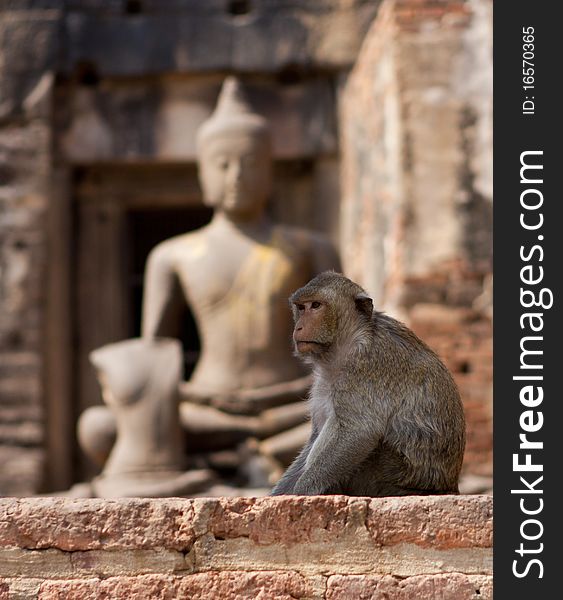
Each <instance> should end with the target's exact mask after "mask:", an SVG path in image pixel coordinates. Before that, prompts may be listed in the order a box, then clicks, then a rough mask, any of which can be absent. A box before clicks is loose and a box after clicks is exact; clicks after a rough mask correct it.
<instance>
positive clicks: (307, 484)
mask: <svg viewBox="0 0 563 600" xmlns="http://www.w3.org/2000/svg"><path fill="white" fill-rule="evenodd" d="M380 439H381V433H380V432H378V430H377V428H376V427H374V426H373V423H370V422H369V419H366V418H365V417H364V418H363V419H348V420H342V419H337V417H335V416H334V415H333V416H331V417H329V419H328V420H327V421H326V423H325V425H324V427H323V428H322V430H321V432H320V434H319V436H318V438H317V439H316V441H315V443H314V444H313V446H312V448H311V452H310V453H309V456H308V457H307V460H306V463H305V467H304V470H303V472H302V474H301V476H300V477H299V479H298V480H297V482H296V483H295V486H294V488H293V493H294V494H298V495H304V496H314V495H318V494H326V493H330V490H331V489H334V488H335V487H338V486H339V485H341V484H342V483H343V482H345V481H346V479H347V478H348V477H349V476H350V475H351V474H352V473H353V472H354V470H355V469H356V467H358V466H359V465H360V464H361V463H362V462H363V461H364V460H365V459H366V458H367V457H368V455H369V454H370V452H372V450H373V449H374V448H376V447H377V446H378V444H379V440H380Z"/></svg>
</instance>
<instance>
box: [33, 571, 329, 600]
mask: <svg viewBox="0 0 563 600" xmlns="http://www.w3.org/2000/svg"><path fill="white" fill-rule="evenodd" d="M315 596H316V593H315V588H314V587H313V585H311V583H309V582H308V581H307V580H306V579H305V578H304V577H303V576H301V575H299V574H298V573H284V572H268V571H263V572H259V573H245V572H232V573H217V572H210V573H198V574H194V575H187V576H184V577H181V578H180V577H171V576H168V577H166V576H162V575H145V576H140V577H111V578H109V579H104V580H99V579H87V580H83V581H80V580H70V581H47V582H45V583H44V584H43V585H42V586H41V589H40V592H39V598H38V600H66V599H70V598H74V599H80V600H94V599H96V600H121V599H123V600H125V599H128V600H129V599H131V600H145V599H146V598H151V599H155V600H156V599H162V600H164V599H171V598H190V600H217V599H218V598H222V599H225V600H227V599H231V598H232V599H235V598H236V599H237V600H245V599H248V600H254V599H255V598H268V600H293V599H296V598H302V599H305V598H313V597H315ZM317 597H318V596H317Z"/></svg>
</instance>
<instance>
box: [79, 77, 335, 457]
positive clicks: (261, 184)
mask: <svg viewBox="0 0 563 600" xmlns="http://www.w3.org/2000/svg"><path fill="white" fill-rule="evenodd" d="M197 152H198V169H199V177H200V183H201V188H202V191H203V199H204V202H205V204H206V205H208V206H210V207H212V208H213V211H214V212H213V217H212V220H211V222H210V223H209V224H208V225H206V226H204V227H202V228H201V229H198V230H196V231H191V232H188V233H186V234H183V235H180V236H177V237H174V238H171V239H169V240H166V241H164V242H162V243H160V244H158V245H157V246H156V247H155V248H154V249H153V250H152V251H151V253H150V255H149V258H148V261H147V265H146V270H145V282H144V297H143V315H142V337H143V338H144V339H146V340H152V339H157V338H160V337H176V338H177V337H179V335H180V334H179V329H180V326H179V317H180V315H181V311H182V310H184V309H185V307H186V305H187V306H189V307H190V309H191V311H192V314H193V316H194V318H195V321H196V324H197V328H198V331H199V337H200V342H201V353H200V357H199V360H198V362H197V364H196V367H195V370H194V372H193V374H192V376H191V378H190V379H189V381H184V382H182V383H181V384H180V397H181V403H180V421H181V424H182V427H183V428H184V430H185V432H186V433H187V435H186V438H187V442H188V445H187V448H188V450H189V452H196V453H197V452H198V451H200V450H202V448H203V449H204V450H205V451H207V450H210V449H211V450H213V449H217V448H226V447H229V446H231V447H232V446H233V445H236V443H238V442H240V441H241V440H244V439H245V438H247V437H255V438H258V439H262V440H263V439H265V438H267V437H269V436H272V435H274V434H279V433H280V432H287V430H291V429H292V428H293V427H298V426H301V429H300V431H302V430H303V425H302V424H303V421H304V419H305V415H306V406H305V403H304V401H303V399H304V398H305V396H306V393H307V391H308V387H309V385H310V377H309V375H308V374H307V372H306V371H305V370H304V367H303V365H302V364H301V363H300V362H299V361H298V360H297V359H296V358H295V357H293V356H292V345H291V334H292V328H293V324H292V316H291V311H290V309H289V307H288V297H289V296H290V295H291V293H292V292H293V291H294V290H296V289H297V288H299V287H301V286H303V285H304V284H305V283H306V282H307V281H309V280H310V279H311V278H312V277H313V276H315V275H316V274H318V273H320V272H322V271H325V270H328V269H335V270H340V263H339V259H338V256H337V254H336V252H335V250H334V248H333V247H332V245H331V244H330V242H329V241H328V240H327V239H326V238H325V237H324V236H322V235H321V234H318V233H314V232H311V231H308V230H305V229H301V228H296V227H289V226H286V225H280V224H276V223H274V222H273V221H272V220H271V219H270V217H269V216H268V215H267V212H266V204H267V201H268V200H269V198H270V195H271V191H272V144H271V137H270V130H269V127H268V124H267V122H266V120H265V119H264V118H263V117H262V116H260V115H258V114H256V113H255V112H254V111H253V110H252V108H251V107H250V105H249V103H248V101H247V99H246V97H245V94H244V89H243V88H242V86H241V84H240V83H239V81H238V80H237V79H235V78H234V77H229V78H227V79H226V81H225V83H224V85H223V87H222V90H221V93H220V96H219V99H218V103H217V106H216V109H215V111H214V112H213V114H212V115H211V116H210V118H209V119H208V120H207V121H205V122H204V123H203V124H202V125H201V127H200V129H199V130H198V135H197ZM276 407H277V408H276ZM89 410H90V411H91V412H90V414H89V413H88V411H86V413H85V414H84V416H83V418H82V419H81V425H82V427H81V431H82V435H81V440H80V441H81V445H82V447H83V449H85V450H86V452H87V453H89V454H90V455H91V456H92V455H94V454H96V453H97V454H98V456H100V455H103V454H104V448H105V447H106V446H108V449H107V450H108V451H109V448H111V444H112V443H113V438H112V435H113V433H112V420H111V418H108V415H107V413H105V414H104V415H102V414H101V410H100V407H96V408H95V409H89ZM98 425H100V426H98ZM298 428H299V427H298ZM299 435H300V436H301V437H303V440H301V438H300V437H299V436H298V438H299V439H298V440H297V441H296V448H298V447H299V446H300V445H301V443H302V442H304V441H305V439H306V436H307V432H303V433H301V434H299ZM290 437H291V436H290ZM194 440H196V441H195V442H194ZM200 442H201V443H200ZM202 466H207V464H204V465H202Z"/></svg>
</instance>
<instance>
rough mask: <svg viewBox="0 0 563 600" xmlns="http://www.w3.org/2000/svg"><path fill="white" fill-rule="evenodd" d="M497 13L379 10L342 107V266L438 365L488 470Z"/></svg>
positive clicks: (477, 468)
mask: <svg viewBox="0 0 563 600" xmlns="http://www.w3.org/2000/svg"><path fill="white" fill-rule="evenodd" d="M491 12H492V3H491V2H490V0H467V1H444V2H425V1H415V0H389V1H386V2H384V3H383V4H382V6H381V7H380V10H379V12H378V16H377V18H376V19H375V20H374V22H373V24H372V27H371V29H370V31H369V32H368V34H367V35H366V38H365V40H364V43H363V46H362V49H361V51H360V53H359V56H358V59H357V61H356V64H355V66H354V68H353V69H352V71H351V73H350V75H349V76H348V77H346V78H345V79H343V81H342V85H341V96H340V98H341V102H340V112H339V114H340V122H339V124H340V137H341V152H342V180H341V185H342V206H341V236H342V237H341V247H342V252H343V260H344V268H345V270H346V272H347V273H348V274H349V275H350V276H351V277H352V278H355V279H357V280H358V281H360V282H362V284H363V285H364V286H366V287H367V289H368V290H369V291H370V292H371V293H372V294H374V297H375V299H376V305H378V306H379V307H381V308H383V309H385V310H387V311H389V312H390V313H392V314H395V315H398V316H400V317H402V318H403V319H405V320H406V321H407V322H408V323H410V324H411V326H412V327H413V328H414V329H415V331H416V332H417V333H419V334H420V335H421V337H422V338H423V339H424V340H425V341H426V342H427V343H428V344H429V345H430V346H431V347H433V348H434V349H435V350H437V351H438V353H439V354H440V356H441V357H442V358H443V359H444V360H445V362H446V364H447V365H448V367H449V368H450V369H451V370H452V372H453V373H454V376H455V378H456V381H457V383H458V385H459V387H460V390H461V393H462V397H463V400H464V406H465V411H466V416H467V420H468V443H467V451H466V456H465V471H466V472H469V473H473V474H476V475H486V476H488V475H491V473H492V327H491V310H490V309H491V301H492V296H491V290H490V275H491V271H492V123H491V119H492V17H491Z"/></svg>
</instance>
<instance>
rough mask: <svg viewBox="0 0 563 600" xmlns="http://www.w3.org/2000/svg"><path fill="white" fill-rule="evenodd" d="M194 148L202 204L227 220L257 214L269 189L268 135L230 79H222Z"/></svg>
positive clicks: (261, 208) (267, 195) (270, 179)
mask: <svg viewBox="0 0 563 600" xmlns="http://www.w3.org/2000/svg"><path fill="white" fill-rule="evenodd" d="M197 149H198V162H199V177H200V182H201V185H202V188H203V195H204V201H205V203H206V204H207V205H208V206H211V207H213V208H216V209H218V210H221V211H223V212H224V213H226V214H229V215H231V216H236V217H241V218H252V217H253V216H257V215H259V214H260V213H261V212H262V210H263V208H264V204H265V203H266V201H267V199H268V197H269V195H270V192H271V187H272V152H271V139H270V130H269V127H268V124H267V122H266V120H265V119H264V118H263V117H261V116H260V115H258V114H256V113H255V112H253V111H252V109H251V107H250V105H249V104H248V102H247V100H246V98H245V95H244V90H243V89H242V86H241V84H240V82H239V81H238V80H237V79H236V78H234V77H229V78H227V79H226V80H225V83H224V84H223V88H222V90H221V93H220V95H219V100H218V102H217V107H216V109H215V112H214V113H213V114H212V115H211V117H209V119H207V121H205V122H204V123H203V124H202V125H201V127H200V129H199V131H198V134H197Z"/></svg>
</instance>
